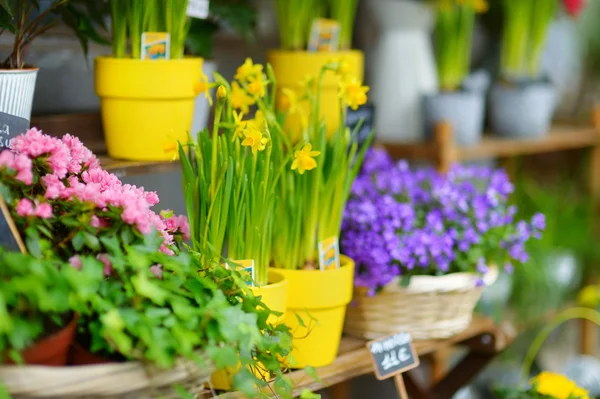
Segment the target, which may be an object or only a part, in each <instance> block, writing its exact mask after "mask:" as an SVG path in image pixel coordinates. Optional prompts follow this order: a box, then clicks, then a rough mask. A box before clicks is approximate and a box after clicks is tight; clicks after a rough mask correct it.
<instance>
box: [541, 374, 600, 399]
mask: <svg viewBox="0 0 600 399" xmlns="http://www.w3.org/2000/svg"><path fill="white" fill-rule="evenodd" d="M531 384H532V385H533V386H534V387H535V389H536V392H537V393H539V394H542V395H548V396H551V397H553V398H556V399H568V398H570V397H573V398H579V399H588V398H589V396H588V392H587V391H586V390H585V389H582V388H580V387H578V386H577V385H576V384H575V383H574V382H573V381H571V380H569V379H568V378H567V377H565V376H563V375H560V374H556V373H551V372H548V371H544V372H542V373H540V374H538V375H537V376H536V377H534V378H533V379H532V380H531Z"/></svg>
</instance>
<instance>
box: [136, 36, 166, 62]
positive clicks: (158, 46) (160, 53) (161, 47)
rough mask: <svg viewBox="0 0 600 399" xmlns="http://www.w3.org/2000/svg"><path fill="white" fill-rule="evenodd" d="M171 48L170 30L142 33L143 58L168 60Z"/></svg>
mask: <svg viewBox="0 0 600 399" xmlns="http://www.w3.org/2000/svg"><path fill="white" fill-rule="evenodd" d="M170 48H171V36H170V35H169V33H168V32H144V33H142V59H143V60H168V59H169V58H170V54H169V50H170Z"/></svg>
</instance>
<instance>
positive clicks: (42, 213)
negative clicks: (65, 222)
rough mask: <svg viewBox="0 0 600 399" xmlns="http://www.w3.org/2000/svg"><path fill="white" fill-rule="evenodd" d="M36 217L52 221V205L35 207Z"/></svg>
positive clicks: (46, 204)
mask: <svg viewBox="0 0 600 399" xmlns="http://www.w3.org/2000/svg"><path fill="white" fill-rule="evenodd" d="M35 216H38V217H41V218H42V219H50V218H51V217H52V205H50V204H49V203H47V202H44V203H42V204H39V205H38V206H36V207H35Z"/></svg>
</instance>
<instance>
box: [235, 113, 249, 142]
mask: <svg viewBox="0 0 600 399" xmlns="http://www.w3.org/2000/svg"><path fill="white" fill-rule="evenodd" d="M243 117H244V113H243V112H240V113H238V112H236V111H233V124H234V125H235V131H234V132H233V139H232V141H235V139H237V138H238V137H240V138H241V137H242V136H243V133H244V129H245V128H246V122H245V121H243V120H242V118H243Z"/></svg>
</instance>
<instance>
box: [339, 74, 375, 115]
mask: <svg viewBox="0 0 600 399" xmlns="http://www.w3.org/2000/svg"><path fill="white" fill-rule="evenodd" d="M368 91H369V87H368V86H363V85H362V82H361V81H359V80H358V79H356V78H349V79H346V80H344V81H342V82H340V96H341V97H342V99H343V100H344V103H345V104H346V105H347V106H349V107H350V108H352V109H353V110H357V109H358V107H359V106H361V105H363V104H366V102H367V92H368Z"/></svg>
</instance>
